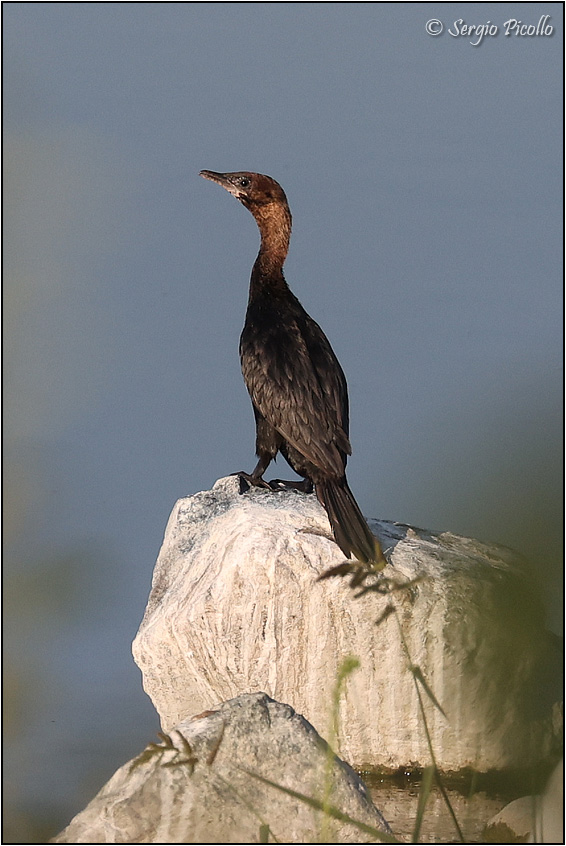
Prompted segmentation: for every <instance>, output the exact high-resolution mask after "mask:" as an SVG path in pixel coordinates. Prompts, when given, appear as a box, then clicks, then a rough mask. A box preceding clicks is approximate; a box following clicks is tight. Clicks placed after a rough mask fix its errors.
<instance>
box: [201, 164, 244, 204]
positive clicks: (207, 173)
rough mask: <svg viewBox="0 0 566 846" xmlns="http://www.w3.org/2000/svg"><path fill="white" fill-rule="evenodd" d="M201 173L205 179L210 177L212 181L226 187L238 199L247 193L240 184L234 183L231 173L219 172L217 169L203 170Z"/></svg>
mask: <svg viewBox="0 0 566 846" xmlns="http://www.w3.org/2000/svg"><path fill="white" fill-rule="evenodd" d="M200 175H201V176H202V177H204V179H209V180H210V181H211V182H216V184H217V185H221V186H222V187H223V188H226V190H227V191H228V193H229V194H232V196H233V197H236V199H237V200H241V199H243V197H245V193H244V192H243V191H242V189H241V188H240V187H239V186H238V185H235V184H234V183H233V181H232V180H231V179H230V176H229V174H226V173H217V172H216V171H215V170H201V172H200Z"/></svg>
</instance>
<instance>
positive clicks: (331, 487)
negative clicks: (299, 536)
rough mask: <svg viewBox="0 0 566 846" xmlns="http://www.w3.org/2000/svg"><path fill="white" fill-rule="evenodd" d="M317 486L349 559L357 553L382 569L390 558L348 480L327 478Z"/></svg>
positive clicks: (318, 495) (333, 527)
mask: <svg viewBox="0 0 566 846" xmlns="http://www.w3.org/2000/svg"><path fill="white" fill-rule="evenodd" d="M315 489H316V495H317V497H318V499H319V502H320V503H321V505H322V506H323V507H324V508H325V510H326V513H327V514H328V519H329V520H330V525H331V526H332V531H333V532H334V539H335V540H336V543H337V544H338V546H339V547H340V549H341V550H342V552H343V553H344V555H345V556H346V558H351V555H352V553H354V555H355V556H356V558H357V559H358V560H359V561H363V562H364V563H365V564H370V563H371V564H374V565H376V566H377V568H378V569H379V570H382V569H383V567H385V565H386V564H387V561H386V560H385V558H384V556H383V552H382V550H381V546H380V545H379V541H378V540H377V538H375V537H374V536H373V535H372V533H371V530H370V528H369V526H368V524H367V523H366V521H365V518H364V516H363V514H362V512H361V511H360V508H359V506H358V503H357V502H356V500H355V499H354V495H353V493H352V491H351V490H350V488H349V487H348V483H347V481H346V479H345V478H344V479H340V480H336V479H327V480H325V481H323V482H317V483H316V484H315Z"/></svg>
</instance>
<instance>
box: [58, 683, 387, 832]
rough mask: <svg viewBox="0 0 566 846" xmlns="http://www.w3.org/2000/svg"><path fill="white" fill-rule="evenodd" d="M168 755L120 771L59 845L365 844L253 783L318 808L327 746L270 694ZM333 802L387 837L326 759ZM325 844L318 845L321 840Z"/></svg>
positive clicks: (185, 729) (197, 726)
mask: <svg viewBox="0 0 566 846" xmlns="http://www.w3.org/2000/svg"><path fill="white" fill-rule="evenodd" d="M170 739H171V741H172V746H171V748H167V747H166V746H165V745H160V746H155V745H154V746H153V748H152V747H148V749H147V750H146V751H145V752H144V753H142V755H141V756H138V758H136V759H134V761H130V762H129V763H128V764H125V765H124V766H123V767H121V768H120V769H119V770H118V771H117V772H116V773H115V775H114V776H113V777H112V778H111V779H110V781H109V782H108V783H107V784H106V785H105V787H103V788H102V790H101V791H100V792H99V793H98V795H97V796H96V797H95V798H94V799H93V800H92V802H91V803H90V804H89V805H88V806H87V807H86V808H85V810H84V811H82V813H80V814H78V815H77V816H76V817H75V818H74V819H73V820H72V821H71V823H70V824H69V825H68V826H67V828H66V829H65V830H64V831H63V832H61V834H59V835H58V836H57V837H56V838H54V840H53V841H51V842H53V843H258V842H260V836H259V835H260V826H261V825H262V824H263V825H268V826H269V829H270V831H269V842H271V843H272V842H274V838H278V841H275V842H282V843H308V842H335V841H336V840H338V841H339V842H341V843H368V842H373V838H372V837H371V836H370V835H369V834H368V833H366V832H362V831H360V830H359V829H358V828H356V827H355V826H353V825H351V824H349V823H344V822H338V821H335V820H330V821H329V820H328V818H326V826H327V827H326V828H325V822H324V820H323V816H322V814H321V812H320V811H318V810H315V809H313V808H311V807H310V806H309V805H307V804H305V803H303V802H301V801H299V800H298V799H296V798H293V797H290V796H288V795H286V794H284V793H282V792H280V791H279V790H277V789H275V788H273V787H271V786H269V785H266V784H264V783H263V782H261V781H259V780H257V779H256V778H254V777H252V776H251V775H249V772H250V771H251V772H254V773H257V774H259V775H261V776H263V777H264V778H267V779H270V780H271V781H274V782H276V783H278V784H281V785H283V786H284V787H287V788H290V789H292V790H295V791H299V792H302V793H304V794H306V795H309V796H311V797H314V798H318V799H319V800H321V801H322V800H323V798H324V796H325V785H326V783H327V781H326V779H327V772H328V766H329V755H328V747H327V746H326V744H325V743H324V741H323V740H321V738H320V737H319V736H318V735H317V733H316V731H315V730H314V729H313V727H312V726H311V725H310V724H309V723H308V722H307V721H306V720H304V719H303V718H302V717H301V716H299V715H298V714H296V713H295V712H294V711H293V709H292V708H290V707H289V706H288V705H281V704H280V703H279V702H274V701H273V700H272V699H270V698H269V697H267V696H266V695H265V694H255V695H251V696H242V697H239V698H238V699H234V700H232V701H231V702H225V703H223V704H222V705H219V706H217V708H216V709H215V710H214V711H213V712H208V713H205V714H200V715H198V716H196V717H193V718H192V719H187V720H184V721H183V722H182V723H180V724H179V725H178V726H177V727H176V729H175V730H174V731H172V732H171V736H170ZM330 781H331V783H332V785H333V786H332V792H331V794H330V800H329V801H330V803H331V804H332V805H333V806H335V807H337V808H339V809H340V811H342V813H344V814H347V815H348V816H349V817H351V818H353V819H356V820H358V821H359V822H362V823H364V824H365V825H369V826H372V827H373V828H375V829H378V830H379V831H384V832H387V831H389V829H388V826H387V823H386V822H385V821H384V819H383V817H382V816H381V814H380V813H379V812H378V811H377V810H376V808H375V807H374V806H373V804H372V802H371V799H370V798H369V794H368V792H367V789H366V787H365V785H363V783H362V782H361V781H360V779H359V778H358V776H357V775H356V774H355V773H354V771H353V770H352V769H351V768H350V767H349V766H348V765H347V764H345V763H344V762H343V761H340V760H339V759H337V758H335V757H334V756H332V755H330ZM319 837H320V839H317V838H319Z"/></svg>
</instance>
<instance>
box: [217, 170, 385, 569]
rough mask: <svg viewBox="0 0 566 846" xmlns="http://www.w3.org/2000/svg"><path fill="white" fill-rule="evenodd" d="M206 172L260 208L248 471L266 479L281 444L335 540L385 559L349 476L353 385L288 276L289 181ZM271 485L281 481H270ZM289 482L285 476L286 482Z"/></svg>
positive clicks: (248, 373) (250, 328) (245, 365)
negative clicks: (252, 444) (253, 458)
mask: <svg viewBox="0 0 566 846" xmlns="http://www.w3.org/2000/svg"><path fill="white" fill-rule="evenodd" d="M201 176H204V178H205V179H210V180H211V181H213V182H216V183H218V185H221V186H222V187H223V188H225V189H226V190H227V191H229V192H230V194H232V195H233V196H234V197H236V198H237V199H238V200H240V202H241V203H243V205H244V206H246V208H247V209H249V211H250V212H251V213H252V214H253V216H254V218H255V220H256V222H257V225H258V227H259V231H260V233H261V245H260V249H259V253H258V256H257V259H256V261H255V264H254V266H253V270H252V275H251V281H250V292H249V300H248V310H247V313H246V322H245V325H244V329H243V331H242V335H241V338H240V358H241V362H242V372H243V374H244V381H245V383H246V387H247V389H248V392H249V394H250V397H251V400H252V404H253V409H254V415H255V420H256V454H257V456H258V459H259V460H258V463H257V466H256V467H255V469H254V470H253V472H252V473H251V474H246V473H242V474H241V475H242V476H243V477H244V478H245V479H247V480H248V481H249V482H250V483H251V484H253V485H262V486H267V487H269V486H268V485H267V483H266V482H264V480H263V474H264V473H265V471H266V470H267V468H268V466H269V464H270V463H271V461H272V460H273V459H274V458H275V456H276V455H277V452H281V453H282V454H283V455H284V456H285V458H286V459H287V461H288V463H289V464H290V465H291V467H292V468H293V470H294V471H295V472H296V473H298V474H299V476H302V477H303V478H304V480H305V481H304V483H297V484H295V485H294V486H295V487H298V488H301V489H303V490H307V491H308V490H312V485H313V484H314V488H315V491H316V495H317V497H318V499H319V501H320V502H321V504H322V505H323V506H324V508H325V509H326V511H327V513H328V517H329V519H330V524H331V526H332V530H333V532H334V538H335V540H336V543H337V544H338V546H339V547H340V549H341V550H342V552H343V553H344V555H346V556H347V557H348V558H350V557H351V554H352V553H353V554H354V555H355V556H356V558H358V559H359V560H360V561H363V562H366V563H369V562H373V563H374V564H377V565H378V566H384V565H385V563H386V562H385V559H384V558H383V553H382V551H381V548H380V546H379V543H378V542H377V540H376V539H375V538H374V536H373V535H372V533H371V531H370V529H369V527H368V525H367V523H366V521H365V519H364V517H363V516H362V513H361V511H360V509H359V507H358V504H357V503H356V500H355V499H354V496H353V494H352V492H351V491H350V488H349V487H348V483H347V481H346V475H345V469H346V461H347V456H348V455H350V454H351V452H352V449H351V446H350V441H349V439H348V388H347V385H346V378H345V376H344V373H343V371H342V368H341V367H340V364H339V362H338V359H337V358H336V356H335V354H334V351H333V350H332V347H331V346H330V343H329V342H328V339H327V337H326V335H325V334H324V332H323V331H322V329H321V328H320V326H319V325H318V324H317V323H315V321H314V320H313V319H312V318H311V317H309V315H308V314H307V313H306V311H305V310H304V308H303V307H302V305H301V304H300V302H299V301H298V299H297V298H296V297H295V295H294V294H293V293H292V292H291V290H290V289H289V287H288V285H287V283H286V281H285V279H284V277H283V263H284V261H285V258H286V256H287V251H288V248H289V240H290V237H291V212H290V211H289V206H288V204H287V198H286V196H285V193H284V191H283V189H282V188H281V186H280V185H279V184H278V183H277V182H275V180H274V179H271V177H269V176H264V175H263V174H260V173H249V172H238V173H215V172H214V171H210V170H203V171H201ZM272 484H273V483H272ZM279 484H282V483H279Z"/></svg>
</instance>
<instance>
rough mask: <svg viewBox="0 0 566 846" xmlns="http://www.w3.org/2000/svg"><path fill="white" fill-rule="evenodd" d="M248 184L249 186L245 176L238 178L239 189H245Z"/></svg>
mask: <svg viewBox="0 0 566 846" xmlns="http://www.w3.org/2000/svg"><path fill="white" fill-rule="evenodd" d="M249 184H250V180H249V179H248V177H247V176H241V177H240V187H241V188H247V187H248V185H249Z"/></svg>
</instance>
